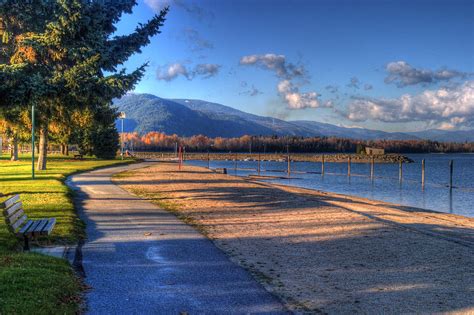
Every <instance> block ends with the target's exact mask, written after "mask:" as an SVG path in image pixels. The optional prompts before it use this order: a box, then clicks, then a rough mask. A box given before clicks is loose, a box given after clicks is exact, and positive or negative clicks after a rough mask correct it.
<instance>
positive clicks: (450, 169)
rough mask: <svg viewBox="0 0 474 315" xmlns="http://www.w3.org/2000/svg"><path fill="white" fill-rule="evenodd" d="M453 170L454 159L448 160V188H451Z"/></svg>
mask: <svg viewBox="0 0 474 315" xmlns="http://www.w3.org/2000/svg"><path fill="white" fill-rule="evenodd" d="M453 172H454V161H453V160H450V161H449V188H450V189H452V188H453Z"/></svg>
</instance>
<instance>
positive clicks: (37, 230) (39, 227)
mask: <svg viewBox="0 0 474 315" xmlns="http://www.w3.org/2000/svg"><path fill="white" fill-rule="evenodd" d="M48 222H49V220H48V219H41V220H40V223H39V224H38V225H37V226H36V228H35V230H34V231H33V236H39V235H41V231H43V229H44V227H45V226H46V224H48Z"/></svg>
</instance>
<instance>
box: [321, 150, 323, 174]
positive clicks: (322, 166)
mask: <svg viewBox="0 0 474 315" xmlns="http://www.w3.org/2000/svg"><path fill="white" fill-rule="evenodd" d="M321 175H323V176H324V154H323V155H322V156H321Z"/></svg>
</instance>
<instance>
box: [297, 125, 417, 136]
mask: <svg viewBox="0 0 474 315" xmlns="http://www.w3.org/2000/svg"><path fill="white" fill-rule="evenodd" d="M292 123H294V124H297V125H299V126H302V127H305V128H307V129H311V130H313V131H314V132H316V133H319V134H322V135H325V136H327V137H339V138H350V139H364V140H376V139H386V140H416V139H420V137H417V136H416V135H410V134H407V133H401V132H386V131H380V130H372V129H364V128H347V127H339V126H335V125H331V124H325V123H321V122H317V121H310V120H295V121H292Z"/></svg>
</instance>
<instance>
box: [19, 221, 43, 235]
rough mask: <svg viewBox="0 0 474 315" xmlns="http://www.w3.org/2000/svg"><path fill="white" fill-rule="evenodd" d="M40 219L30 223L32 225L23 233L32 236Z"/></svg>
mask: <svg viewBox="0 0 474 315" xmlns="http://www.w3.org/2000/svg"><path fill="white" fill-rule="evenodd" d="M39 223H40V221H33V224H32V225H30V227H29V228H28V229H27V230H26V231H25V232H24V233H23V235H25V236H31V235H32V234H33V231H34V230H35V229H36V227H37V226H38V224H39Z"/></svg>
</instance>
